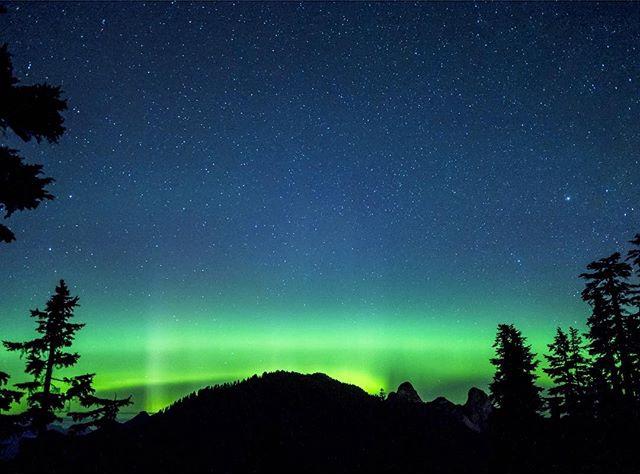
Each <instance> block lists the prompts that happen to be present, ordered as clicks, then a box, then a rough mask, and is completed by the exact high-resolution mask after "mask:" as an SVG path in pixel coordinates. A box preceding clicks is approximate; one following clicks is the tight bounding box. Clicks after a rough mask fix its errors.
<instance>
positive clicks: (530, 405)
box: [489, 324, 542, 422]
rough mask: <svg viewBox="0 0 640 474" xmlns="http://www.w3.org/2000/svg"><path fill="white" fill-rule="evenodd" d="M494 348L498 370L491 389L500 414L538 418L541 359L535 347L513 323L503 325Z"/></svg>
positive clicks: (505, 416)
mask: <svg viewBox="0 0 640 474" xmlns="http://www.w3.org/2000/svg"><path fill="white" fill-rule="evenodd" d="M493 347H494V349H495V351H496V357H494V358H492V359H491V363H492V364H493V365H494V366H495V367H496V372H495V374H494V376H493V381H492V382H491V384H490V385H489V388H490V390H491V397H492V400H493V402H494V403H495V405H496V407H497V409H498V412H499V413H500V417H501V418H503V419H509V420H511V421H512V422H516V421H521V420H527V419H531V418H535V417H536V415H537V414H538V412H539V411H540V410H541V408H542V400H541V398H540V392H541V390H542V389H541V388H540V387H538V386H537V385H536V380H537V378H538V376H537V375H536V373H535V370H536V367H537V366H538V361H536V360H535V354H534V353H533V352H531V346H529V345H527V344H526V338H525V337H523V336H522V333H521V332H520V331H519V330H518V329H516V328H515V326H514V325H513V324H500V325H498V333H497V335H496V339H495V342H494V344H493Z"/></svg>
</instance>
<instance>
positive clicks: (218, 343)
mask: <svg viewBox="0 0 640 474" xmlns="http://www.w3.org/2000/svg"><path fill="white" fill-rule="evenodd" d="M8 6H9V13H8V14H7V15H4V17H0V23H1V24H2V26H1V27H0V34H1V36H2V38H3V40H4V41H7V42H8V43H9V46H10V51H11V52H12V53H13V55H14V65H15V68H16V74H17V76H18V77H21V78H22V80H23V81H24V82H25V83H32V82H40V81H44V80H46V81H48V82H50V83H52V84H55V85H58V84H59V85H62V87H63V89H64V92H65V97H67V98H68V100H69V110H68V111H67V113H66V115H65V118H66V122H65V124H66V126H67V129H68V130H67V133H66V134H65V135H64V136H63V138H62V139H61V141H60V143H59V144H58V145H49V144H40V145H37V144H35V143H28V144H25V143H22V142H20V141H19V140H17V139H16V138H15V137H14V136H11V135H7V136H6V137H4V142H5V143H7V144H9V145H10V146H12V147H15V148H19V149H20V150H21V152H22V153H23V154H24V156H25V157H26V158H27V160H28V161H30V162H36V163H43V164H45V172H46V174H47V175H50V176H53V177H54V178H55V179H56V183H55V185H53V186H52V187H51V190H52V192H53V193H54V194H55V195H56V196H57V199H56V200H55V201H52V202H50V203H47V204H44V205H42V206H40V207H39V208H38V209H37V210H35V211H31V212H22V213H17V214H15V215H14V216H12V217H11V219H10V220H9V221H7V224H9V225H10V226H11V227H12V228H13V230H14V231H15V232H16V236H17V239H18V240H17V241H16V242H15V243H12V244H10V245H5V246H3V247H2V249H1V250H0V276H1V278H2V285H1V287H0V314H1V316H0V336H1V337H2V338H3V339H12V340H19V339H20V338H27V337H29V336H31V334H32V330H33V322H32V321H31V319H30V318H29V317H28V310H29V309H30V308H33V307H35V306H38V305H39V306H42V305H44V303H45V301H46V299H47V298H48V296H49V295H50V294H51V293H52V292H53V289H54V286H55V284H56V282H57V280H58V279H60V278H64V279H66V280H67V281H68V283H69V285H70V286H71V288H72V291H73V293H74V294H78V295H79V296H80V298H81V301H80V302H81V305H82V306H81V308H79V309H78V311H77V313H76V314H77V319H79V320H81V321H84V322H86V323H87V326H86V328H85V329H83V331H82V332H81V333H80V335H79V337H78V341H77V348H78V350H79V351H80V352H81V354H82V359H81V363H80V364H79V367H78V370H77V371H76V372H81V371H82V370H87V371H95V372H97V373H98V375H97V378H96V382H97V386H98V388H100V389H101V390H104V391H105V392H106V393H113V392H114V391H117V392H118V393H119V394H121V395H127V394H129V393H133V394H134V397H135V399H136V407H137V408H146V409H150V410H155V409H157V408H159V407H161V406H163V405H166V404H167V403H169V402H171V401H172V400H174V399H175V398H176V397H178V396H180V395H183V394H185V393H187V392H189V391H191V390H193V389H194V388H197V387H200V386H203V385H207V384H210V383H214V382H220V381H230V380H235V379H239V378H244V377H246V376H249V375H251V374H254V373H261V372H263V371H265V370H275V369H288V370H297V371H301V372H315V371H321V372H325V373H327V374H329V375H331V376H333V377H336V378H338V379H340V380H343V381H347V382H352V383H355V384H357V385H360V386H361V387H363V388H365V389H366V390H368V391H370V392H377V391H378V390H379V389H380V388H381V387H384V388H385V389H386V390H390V389H394V388H395V387H396V386H397V385H398V384H399V383H400V382H402V381H403V380H406V379H408V380H411V381H412V382H413V384H414V385H415V386H416V388H417V389H418V391H419V392H420V393H421V395H422V396H423V397H425V398H431V397H434V396H436V395H445V396H447V397H449V398H451V399H452V400H454V401H460V400H461V399H463V398H464V395H465V394H466V390H467V389H468V388H469V387H470V386H471V385H478V386H480V387H486V385H487V383H488V381H489V379H490V377H491V373H492V370H491V366H490V364H489V361H488V359H489V357H490V355H491V352H492V349H491V343H492V341H493V337H494V333H495V327H496V324H497V323H499V322H513V323H515V324H516V325H517V326H518V327H519V328H520V329H521V330H522V331H523V333H524V334H525V335H526V336H528V338H529V340H530V342H532V343H533V345H534V348H535V349H536V350H537V351H539V352H541V351H543V349H544V347H545V344H546V343H548V342H550V339H551V337H552V334H553V331H554V328H555V326H556V325H558V324H560V325H563V326H567V325H569V324H573V325H578V326H579V327H583V325H584V321H585V319H586V316H587V313H588V308H587V306H586V305H585V304H583V303H582V302H581V301H580V297H579V292H580V290H581V282H580V280H579V279H578V278H577V275H578V274H579V273H580V272H581V271H582V270H583V268H584V266H585V265H586V263H588V262H589V261H591V260H593V259H595V258H599V257H602V256H605V255H608V254H609V253H611V252H613V251H615V250H618V249H621V248H623V247H624V245H625V244H624V242H625V241H626V240H629V239H630V238H631V237H632V236H633V234H634V233H636V232H638V231H640V166H639V165H640V162H639V160H640V158H639V156H640V153H639V150H640V87H639V86H640V50H639V48H640V3H635V4H633V3H610V4H600V5H598V4H593V3H589V4H585V3H582V4H567V3H561V4H551V3H528V4H527V3H508V4H507V3H499V4H474V3H455V4H454V3H429V4H418V5H415V4H408V3H403V4H389V3H374V4H363V3H337V4H325V3H307V4H297V3H283V4H275V3H269V4H258V3H244V4H243V3H240V4H232V3H224V4H212V3H199V4H186V3H178V4H170V3H153V4H143V3H127V2H125V3H114V4H107V3H95V2H91V3H89V2H87V3H68V4H66V3H59V2H57V3H34V4H27V3H21V4H11V3H10V4H8ZM0 365H1V366H2V367H3V368H4V369H6V370H8V371H9V372H12V373H13V374H14V381H17V380H19V379H20V376H19V372H20V371H21V369H22V367H23V362H22V361H20V360H19V359H18V358H17V356H16V355H15V354H8V353H6V352H4V351H2V352H0Z"/></svg>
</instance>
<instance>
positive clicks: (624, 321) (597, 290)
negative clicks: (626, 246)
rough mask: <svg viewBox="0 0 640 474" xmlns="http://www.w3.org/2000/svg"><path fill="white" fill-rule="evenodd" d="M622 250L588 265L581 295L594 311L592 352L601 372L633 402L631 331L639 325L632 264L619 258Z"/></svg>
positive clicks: (635, 367) (616, 391)
mask: <svg viewBox="0 0 640 474" xmlns="http://www.w3.org/2000/svg"><path fill="white" fill-rule="evenodd" d="M620 258H621V256H620V254H619V253H617V252H616V253H614V254H612V255H610V256H609V257H605V258H602V259H600V260H596V261H595V262H591V263H590V264H589V265H587V269H588V270H590V272H585V273H582V274H581V275H580V277H581V278H583V279H584V280H586V284H585V288H584V290H583V291H582V299H583V300H584V301H586V302H587V303H589V304H590V305H591V306H592V308H593V312H592V314H591V317H590V318H589V319H588V320H587V324H588V325H589V331H588V332H587V337H588V339H589V342H590V343H589V352H590V354H592V355H593V356H594V357H595V361H594V363H595V364H596V367H597V368H598V369H599V370H600V372H601V373H602V375H603V376H604V377H605V378H606V379H608V380H609V383H610V385H611V389H612V391H613V394H614V395H616V396H621V397H623V398H625V399H626V400H627V402H631V401H633V399H634V396H635V390H636V384H637V381H638V363H637V360H635V357H634V351H633V349H632V347H631V342H632V341H631V339H630V333H631V332H633V331H635V329H634V328H636V327H637V318H638V316H637V315H635V314H631V313H630V312H629V309H628V307H629V305H630V304H631V303H632V298H633V294H634V289H633V285H631V284H630V283H629V281H628V279H629V277H630V276H631V266H630V265H629V264H627V263H625V262H623V261H621V260H620Z"/></svg>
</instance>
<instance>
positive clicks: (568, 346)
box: [543, 327, 588, 416]
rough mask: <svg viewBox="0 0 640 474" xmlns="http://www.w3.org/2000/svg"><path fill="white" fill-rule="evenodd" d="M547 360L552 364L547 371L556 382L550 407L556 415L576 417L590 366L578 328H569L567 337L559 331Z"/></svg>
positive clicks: (550, 395)
mask: <svg viewBox="0 0 640 474" xmlns="http://www.w3.org/2000/svg"><path fill="white" fill-rule="evenodd" d="M547 347H548V348H549V351H550V352H549V354H546V355H545V357H546V359H547V362H548V364H549V366H548V367H546V368H544V369H543V370H544V372H545V373H547V374H548V375H549V377H550V378H551V380H552V381H553V382H554V386H553V387H551V388H550V389H549V399H550V404H551V406H552V407H553V408H554V411H555V413H553V414H554V415H557V416H562V415H572V416H573V415H576V414H578V412H579V405H580V400H581V399H582V398H583V395H584V390H585V388H586V384H587V373H588V372H587V371H588V365H587V361H586V358H585V357H584V353H583V351H584V349H583V343H582V338H581V336H580V333H579V332H578V330H577V329H576V328H573V327H570V328H569V333H568V334H567V333H566V332H564V331H563V330H562V329H561V328H558V329H557V330H556V335H555V337H554V338H553V342H552V343H551V344H549V345H548V346H547Z"/></svg>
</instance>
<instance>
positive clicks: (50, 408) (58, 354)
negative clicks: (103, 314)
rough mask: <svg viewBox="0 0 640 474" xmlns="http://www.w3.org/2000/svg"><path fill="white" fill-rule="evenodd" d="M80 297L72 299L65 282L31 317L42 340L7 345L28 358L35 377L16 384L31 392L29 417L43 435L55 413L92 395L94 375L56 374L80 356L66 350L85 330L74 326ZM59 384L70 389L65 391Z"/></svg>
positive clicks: (10, 349) (72, 363) (28, 367)
mask: <svg viewBox="0 0 640 474" xmlns="http://www.w3.org/2000/svg"><path fill="white" fill-rule="evenodd" d="M77 306H78V297H77V296H76V297H72V296H71V295H70V293H69V289H68V288H67V285H66V284H65V282H64V281H63V280H60V283H59V285H58V286H57V287H56V289H55V293H54V295H53V296H51V298H50V299H49V301H48V302H47V304H46V307H45V310H44V311H41V310H39V309H34V310H32V311H31V317H33V318H35V319H36V321H37V327H36V332H37V333H39V334H41V336H40V337H37V338H35V339H31V340H29V341H25V342H9V341H4V342H3V343H4V345H5V347H6V348H7V349H8V350H9V351H18V352H20V353H21V355H22V356H24V357H25V358H26V370H25V371H26V372H27V373H28V374H30V375H32V376H33V380H32V381H30V382H25V383H20V384H16V386H17V387H19V388H21V389H24V390H26V391H27V392H28V396H27V404H28V407H29V408H28V410H27V414H26V415H27V417H28V419H29V421H30V423H31V424H32V426H33V427H34V428H35V429H36V430H38V431H42V430H44V429H46V427H47V426H48V425H49V424H50V423H52V422H53V421H55V420H59V418H58V417H57V416H56V412H58V411H59V410H61V409H63V408H64V405H65V402H67V401H68V400H71V399H73V398H77V399H80V400H82V399H83V398H84V397H88V396H89V395H91V394H92V393H93V388H92V387H91V382H92V380H93V374H86V375H80V376H76V377H63V378H56V377H55V370H57V369H63V368H67V367H71V366H73V365H75V364H76V363H77V362H78V359H79V358H80V355H79V354H78V353H75V352H69V351H68V350H67V349H68V348H69V347H71V345H72V344H73V340H74V338H75V334H76V332H77V331H79V330H80V329H82V328H83V327H84V324H82V323H72V322H71V319H72V318H73V316H74V314H73V312H74V310H75V308H76V307H77ZM58 383H61V384H63V385H67V386H69V388H68V390H66V391H65V390H63V389H62V388H61V387H60V386H59V385H58Z"/></svg>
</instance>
